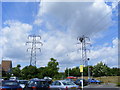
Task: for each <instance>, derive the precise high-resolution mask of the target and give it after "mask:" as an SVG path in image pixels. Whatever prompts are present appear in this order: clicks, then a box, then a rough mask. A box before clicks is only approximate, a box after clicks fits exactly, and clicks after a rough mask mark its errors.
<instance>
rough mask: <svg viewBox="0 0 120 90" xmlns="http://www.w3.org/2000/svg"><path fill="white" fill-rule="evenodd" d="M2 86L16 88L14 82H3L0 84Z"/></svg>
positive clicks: (16, 83) (16, 84)
mask: <svg viewBox="0 0 120 90" xmlns="http://www.w3.org/2000/svg"><path fill="white" fill-rule="evenodd" d="M2 85H3V86H18V85H19V84H18V82H15V81H3V82H2Z"/></svg>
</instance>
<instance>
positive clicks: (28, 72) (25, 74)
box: [22, 65, 38, 79]
mask: <svg viewBox="0 0 120 90" xmlns="http://www.w3.org/2000/svg"><path fill="white" fill-rule="evenodd" d="M37 74H38V69H37V67H36V66H32V65H29V66H26V67H24V68H23V69H22V78H23V79H31V78H37V77H38V76H37Z"/></svg>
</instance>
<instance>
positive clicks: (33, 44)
mask: <svg viewBox="0 0 120 90" xmlns="http://www.w3.org/2000/svg"><path fill="white" fill-rule="evenodd" d="M40 39H41V36H40V35H29V36H28V40H29V41H27V42H26V45H28V44H31V47H30V48H27V51H29V50H30V53H31V54H30V65H32V66H36V50H37V49H39V51H40V52H41V48H40V47H39V48H38V47H37V44H40V46H42V45H43V43H42V42H41V41H40Z"/></svg>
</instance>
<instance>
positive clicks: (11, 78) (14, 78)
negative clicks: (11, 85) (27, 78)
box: [9, 77, 18, 80]
mask: <svg viewBox="0 0 120 90" xmlns="http://www.w3.org/2000/svg"><path fill="white" fill-rule="evenodd" d="M9 80H18V78H17V77H10V79H9Z"/></svg>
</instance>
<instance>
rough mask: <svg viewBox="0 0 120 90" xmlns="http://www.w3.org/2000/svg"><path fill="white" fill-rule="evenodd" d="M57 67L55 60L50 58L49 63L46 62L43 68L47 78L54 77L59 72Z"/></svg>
mask: <svg viewBox="0 0 120 90" xmlns="http://www.w3.org/2000/svg"><path fill="white" fill-rule="evenodd" d="M58 65H59V63H58V62H57V60H56V59H54V58H50V62H48V64H47V67H46V68H45V70H46V75H47V76H49V77H54V76H55V75H57V74H58V70H59V68H58Z"/></svg>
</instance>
